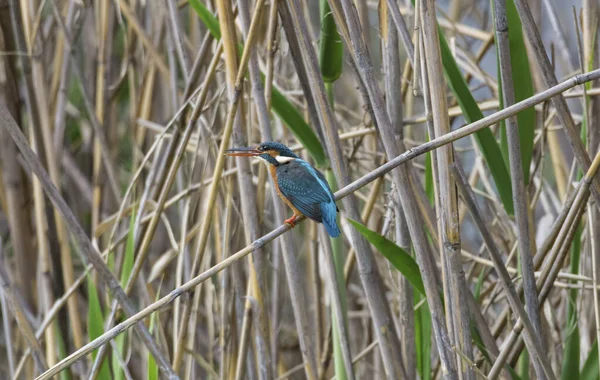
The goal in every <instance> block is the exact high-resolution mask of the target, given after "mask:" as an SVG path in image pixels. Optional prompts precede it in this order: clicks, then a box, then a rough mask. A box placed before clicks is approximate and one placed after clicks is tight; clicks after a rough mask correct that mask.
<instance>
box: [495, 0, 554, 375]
mask: <svg viewBox="0 0 600 380" xmlns="http://www.w3.org/2000/svg"><path fill="white" fill-rule="evenodd" d="M494 11H495V24H496V45H497V46H498V62H499V65H500V79H501V81H502V95H503V97H504V105H505V106H511V105H513V104H514V103H515V90H514V85H513V77H512V65H511V59H510V46H509V42H508V19H507V15H506V0H495V1H494ZM518 128H519V127H518V125H517V118H516V116H513V117H509V118H508V119H506V135H507V138H508V144H509V145H508V155H509V162H510V173H511V176H510V177H511V182H512V189H513V191H512V194H513V203H514V206H515V219H516V223H517V239H518V242H519V255H520V258H521V271H522V276H523V288H524V292H525V302H526V306H527V315H528V316H529V318H530V321H531V324H532V326H533V328H534V329H535V332H534V331H530V332H529V334H530V335H531V337H530V339H531V340H532V341H536V339H539V340H541V337H542V336H543V332H542V326H541V322H540V314H539V305H538V302H537V300H538V295H537V289H536V286H535V276H534V274H533V272H534V268H533V253H532V243H531V241H530V238H531V236H532V235H531V234H530V229H529V216H528V214H529V196H528V193H527V189H526V187H525V179H524V173H523V166H522V162H521V144H520V141H519V132H518ZM532 334H536V335H537V337H533V335H532ZM537 349H538V352H537V353H536V354H537V356H538V357H537V358H532V360H533V365H534V368H535V371H536V374H537V376H538V378H540V379H544V378H545V376H548V378H552V377H553V375H552V373H551V371H550V374H547V372H548V368H547V367H546V366H544V367H542V363H543V362H542V360H543V359H545V353H544V351H543V346H542V345H541V344H540V345H539V346H538V347H537Z"/></svg>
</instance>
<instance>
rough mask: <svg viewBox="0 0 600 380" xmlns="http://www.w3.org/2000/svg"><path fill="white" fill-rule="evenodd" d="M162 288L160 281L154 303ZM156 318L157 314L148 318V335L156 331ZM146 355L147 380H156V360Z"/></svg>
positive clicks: (148, 352)
mask: <svg viewBox="0 0 600 380" xmlns="http://www.w3.org/2000/svg"><path fill="white" fill-rule="evenodd" d="M161 287H162V280H161V282H160V285H159V287H158V291H157V292H156V297H155V298H154V302H156V301H158V300H159V298H160V288H161ZM157 318H158V313H153V314H152V315H151V316H150V328H149V329H148V330H149V331H150V334H153V333H154V330H155V329H156V319H157ZM147 355H148V377H147V379H148V380H158V366H157V365H156V360H155V359H154V356H152V354H151V353H150V351H147Z"/></svg>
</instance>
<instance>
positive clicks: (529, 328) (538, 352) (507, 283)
mask: <svg viewBox="0 0 600 380" xmlns="http://www.w3.org/2000/svg"><path fill="white" fill-rule="evenodd" d="M451 170H452V175H453V176H454V178H455V180H456V184H457V186H458V188H459V190H460V193H461V196H462V198H463V200H464V201H465V203H466V205H467V208H468V209H469V211H470V213H471V215H472V217H473V219H474V220H475V223H476V224H477V227H478V228H479V231H480V232H481V235H482V236H483V239H484V242H485V245H486V247H487V249H488V251H489V253H490V257H491V258H492V261H493V263H494V268H495V269H496V271H497V272H498V274H499V275H500V279H501V280H502V281H501V285H502V287H503V289H504V291H505V292H506V295H507V298H508V301H509V303H510V306H511V308H512V309H513V311H514V312H515V313H516V314H517V315H518V316H519V318H520V319H521V320H522V321H523V325H524V326H525V331H526V340H525V342H526V343H527V347H528V349H529V350H530V352H532V353H533V354H534V356H533V357H532V360H533V361H534V363H539V366H540V368H542V369H543V371H544V374H545V375H546V376H548V378H553V377H554V375H553V372H552V367H551V366H550V363H549V362H548V358H547V357H546V356H545V353H544V347H543V345H542V341H541V339H540V336H539V335H538V333H537V332H536V331H535V328H534V326H533V324H532V323H531V320H530V319H529V316H528V315H527V313H526V312H525V308H524V307H523V304H522V303H521V300H520V299H519V295H518V294H517V291H516V290H515V287H514V284H513V282H512V280H511V278H510V275H509V274H508V271H507V270H506V267H505V265H504V263H503V261H502V255H501V254H500V252H499V250H498V247H497V246H496V244H495V243H494V239H493V237H492V234H491V233H490V231H489V230H488V228H487V226H486V224H485V222H484V219H483V217H482V214H481V211H480V210H479V207H478V206H477V203H476V201H475V197H474V195H473V193H472V190H471V189H470V186H469V184H468V181H467V180H466V178H465V175H464V173H462V172H461V170H460V167H459V166H458V165H457V164H456V163H455V164H453V166H452V167H451Z"/></svg>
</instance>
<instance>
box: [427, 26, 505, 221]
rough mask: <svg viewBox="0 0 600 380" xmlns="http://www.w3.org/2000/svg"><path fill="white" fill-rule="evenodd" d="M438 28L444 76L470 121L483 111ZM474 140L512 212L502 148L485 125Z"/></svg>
mask: <svg viewBox="0 0 600 380" xmlns="http://www.w3.org/2000/svg"><path fill="white" fill-rule="evenodd" d="M438 30H439V35H440V48H441V52H442V63H443V65H444V72H445V74H446V80H447V81H448V85H449V86H450V88H451V89H452V92H453V93H454V96H455V97H456V100H457V101H458V104H459V105H460V108H461V110H462V111H463V116H464V118H465V120H466V121H467V123H473V122H475V121H477V120H479V119H482V118H483V113H482V112H481V110H480V109H479V106H478V105H477V102H476V101H475V98H473V94H471V91H470V90H469V87H468V86H467V82H466V81H465V78H464V77H463V76H462V73H461V72H460V70H459V68H458V65H457V64H456V61H455V60H454V57H453V56H452V52H451V51H450V48H449V47H448V43H447V42H446V39H445V38H444V35H443V33H442V31H441V29H439V27H438ZM475 140H476V141H477V145H479V149H480V150H481V153H482V155H483V158H484V159H485V162H486V164H487V166H488V167H489V169H490V172H491V173H492V177H493V178H494V182H495V183H496V187H497V189H498V194H499V195H500V200H501V201H502V204H503V205H504V208H505V209H506V212H507V213H508V214H509V215H513V214H514V207H513V201H512V186H511V182H510V175H509V174H508V169H507V167H506V164H505V163H504V160H503V159H502V151H501V150H500V146H499V145H498V142H497V141H496V138H495V137H494V135H493V134H492V131H491V130H490V129H489V128H485V129H481V130H479V131H478V132H476V133H475Z"/></svg>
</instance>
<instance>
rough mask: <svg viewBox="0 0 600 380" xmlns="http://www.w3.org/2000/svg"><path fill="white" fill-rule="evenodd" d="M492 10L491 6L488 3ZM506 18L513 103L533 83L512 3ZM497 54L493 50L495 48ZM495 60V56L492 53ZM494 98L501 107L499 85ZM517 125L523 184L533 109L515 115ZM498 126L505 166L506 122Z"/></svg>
mask: <svg viewBox="0 0 600 380" xmlns="http://www.w3.org/2000/svg"><path fill="white" fill-rule="evenodd" d="M492 9H493V4H492ZM506 17H507V19H508V43H509V46H510V63H511V67H512V77H513V87H514V91H515V94H514V95H515V101H516V102H520V101H522V100H524V99H527V98H530V97H532V96H533V95H534V90H533V81H532V79H531V69H530V67H529V59H528V58H527V50H526V47H525V40H524V39H523V31H522V26H521V19H520V18H519V14H518V12H517V9H516V7H515V3H514V1H513V0H509V1H507V2H506ZM496 51H497V49H496ZM496 57H498V54H496ZM498 83H500V65H499V64H498ZM498 98H499V100H500V108H501V109H503V108H504V99H503V96H502V86H498ZM517 123H518V125H519V129H518V131H519V143H520V146H521V163H522V167H523V175H524V178H525V184H526V185H527V184H528V183H529V166H530V165H531V159H532V156H533V145H534V138H535V109H534V108H532V107H530V108H527V109H525V110H523V111H521V112H519V113H518V114H517ZM500 127H501V130H502V132H501V135H500V136H501V146H502V153H503V157H504V159H505V162H506V165H507V166H508V165H509V161H508V140H507V137H506V123H505V121H504V120H503V121H501V122H500Z"/></svg>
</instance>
